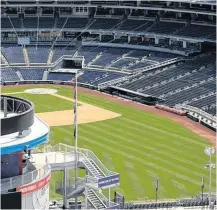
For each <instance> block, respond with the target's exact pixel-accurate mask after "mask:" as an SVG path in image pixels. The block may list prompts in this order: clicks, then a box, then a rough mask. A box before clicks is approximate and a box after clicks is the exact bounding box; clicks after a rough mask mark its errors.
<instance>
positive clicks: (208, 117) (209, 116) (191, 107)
mask: <svg viewBox="0 0 217 210" xmlns="http://www.w3.org/2000/svg"><path fill="white" fill-rule="evenodd" d="M175 107H177V108H181V109H185V110H187V111H191V112H195V113H197V114H199V115H201V116H202V117H206V118H207V119H208V120H211V121H212V123H216V117H215V116H212V115H210V114H208V113H207V112H205V111H203V110H202V109H199V108H197V107H193V106H189V105H183V104H177V105H176V106H175Z"/></svg>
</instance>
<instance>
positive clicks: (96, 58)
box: [87, 52, 103, 66]
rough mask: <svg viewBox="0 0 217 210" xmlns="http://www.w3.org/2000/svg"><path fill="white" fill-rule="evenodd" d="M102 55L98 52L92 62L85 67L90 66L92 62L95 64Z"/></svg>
mask: <svg viewBox="0 0 217 210" xmlns="http://www.w3.org/2000/svg"><path fill="white" fill-rule="evenodd" d="M102 55H103V53H102V52H100V53H99V54H98V55H97V56H96V57H95V58H94V59H93V60H92V61H90V62H89V63H88V64H87V66H90V65H92V64H93V63H94V62H96V61H97V60H98V59H100V58H101V57H102Z"/></svg>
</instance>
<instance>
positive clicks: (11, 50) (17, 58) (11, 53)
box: [1, 44, 25, 63]
mask: <svg viewBox="0 0 217 210" xmlns="http://www.w3.org/2000/svg"><path fill="white" fill-rule="evenodd" d="M1 51H2V54H3V55H4V57H5V58H6V60H7V61H8V62H9V63H25V61H24V55H23V51H22V46H18V45H12V44H3V45H2V46H1Z"/></svg>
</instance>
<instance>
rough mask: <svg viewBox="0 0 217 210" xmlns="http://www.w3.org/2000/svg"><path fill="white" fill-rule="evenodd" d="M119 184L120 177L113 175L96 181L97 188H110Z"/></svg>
mask: <svg viewBox="0 0 217 210" xmlns="http://www.w3.org/2000/svg"><path fill="white" fill-rule="evenodd" d="M119 183H120V175H119V174H115V175H112V176H107V177H103V178H100V179H98V188H108V187H112V186H117V185H119Z"/></svg>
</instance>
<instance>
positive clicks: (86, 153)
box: [42, 143, 117, 176]
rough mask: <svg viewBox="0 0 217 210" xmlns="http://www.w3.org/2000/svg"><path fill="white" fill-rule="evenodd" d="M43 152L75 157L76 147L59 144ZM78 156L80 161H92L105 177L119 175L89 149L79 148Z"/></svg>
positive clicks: (44, 149) (46, 148)
mask: <svg viewBox="0 0 217 210" xmlns="http://www.w3.org/2000/svg"><path fill="white" fill-rule="evenodd" d="M42 151H43V152H57V151H58V152H63V153H65V154H66V153H67V156H68V155H71V156H73V155H75V147H74V146H70V145H66V144H62V143H59V144H57V145H54V146H50V145H46V146H45V147H44V148H43V149H42ZM77 154H78V161H79V159H80V158H81V157H83V158H87V159H91V160H92V161H93V162H94V163H95V165H96V166H97V167H98V168H99V170H100V171H101V172H102V173H103V174H104V175H105V176H111V175H115V174H117V173H116V172H114V171H110V170H108V169H107V168H106V167H105V166H104V165H103V163H102V162H101V161H100V160H99V159H98V158H97V156H96V155H95V154H94V153H93V152H92V151H90V150H87V149H83V148H77ZM64 158H65V160H66V161H67V157H66V155H64ZM80 160H81V159H80ZM55 162H56V161H55Z"/></svg>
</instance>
